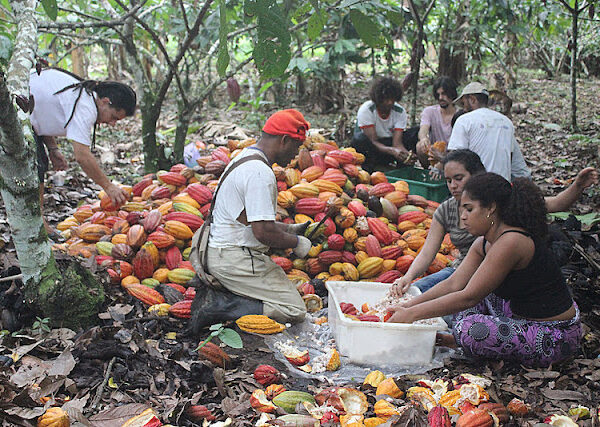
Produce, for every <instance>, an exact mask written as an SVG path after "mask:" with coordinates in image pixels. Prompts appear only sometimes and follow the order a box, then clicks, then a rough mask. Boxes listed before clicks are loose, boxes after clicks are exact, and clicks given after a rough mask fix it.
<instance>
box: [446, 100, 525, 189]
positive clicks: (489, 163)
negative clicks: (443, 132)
mask: <svg viewBox="0 0 600 427" xmlns="http://www.w3.org/2000/svg"><path fill="white" fill-rule="evenodd" d="M460 148H465V149H469V150H471V151H474V152H475V153H477V154H478V155H479V157H480V158H481V163H483V166H484V167H485V169H486V171H488V172H494V173H497V174H498V175H501V176H503V177H504V178H505V179H507V180H509V181H511V180H512V179H513V178H516V177H527V178H530V177H531V173H530V172H529V168H528V167H527V165H526V163H525V160H524V159H523V154H521V149H520V148H519V144H517V140H516V139H515V130H514V127H513V124H512V122H511V121H510V119H509V118H508V117H506V116H504V115H503V114H500V113H498V112H497V111H494V110H490V109H489V108H478V109H476V110H474V111H471V112H469V113H466V114H463V115H462V116H460V117H459V118H458V120H456V123H455V124H454V127H453V128H452V135H451V136H450V141H449V142H448V150H457V149H460Z"/></svg>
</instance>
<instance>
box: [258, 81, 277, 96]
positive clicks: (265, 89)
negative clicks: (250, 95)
mask: <svg viewBox="0 0 600 427" xmlns="http://www.w3.org/2000/svg"><path fill="white" fill-rule="evenodd" d="M271 86H273V82H267V83H265V84H264V85H262V86H261V87H260V89H258V92H257V93H256V94H257V95H262V94H263V93H265V92H266V91H267V90H269V88H270V87H271Z"/></svg>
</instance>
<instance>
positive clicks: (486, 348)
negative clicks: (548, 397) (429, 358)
mask: <svg viewBox="0 0 600 427" xmlns="http://www.w3.org/2000/svg"><path fill="white" fill-rule="evenodd" d="M573 305H574V306H575V316H574V317H573V318H572V319H569V320H556V321H548V322H540V321H534V320H527V319H520V318H513V315H512V311H511V309H510V304H509V302H508V301H505V300H503V299H502V298H500V297H498V296H496V295H495V294H490V295H488V296H487V297H486V298H485V299H483V300H482V301H481V302H480V303H479V304H477V305H476V306H475V307H473V308H470V309H468V310H465V311H462V312H460V313H458V314H457V315H456V317H455V319H454V327H453V333H454V338H455V339H456V343H457V344H458V345H459V346H461V347H462V348H463V350H464V351H465V354H466V355H467V356H475V357H483V358H488V359H502V360H511V361H514V362H518V363H521V364H523V365H525V366H528V367H546V366H548V365H550V364H551V363H555V362H559V361H561V360H564V359H567V358H568V357H570V356H574V355H576V354H577V353H578V352H579V346H580V343H581V334H582V332H581V321H580V317H579V308H578V307H577V304H576V303H575V302H573Z"/></svg>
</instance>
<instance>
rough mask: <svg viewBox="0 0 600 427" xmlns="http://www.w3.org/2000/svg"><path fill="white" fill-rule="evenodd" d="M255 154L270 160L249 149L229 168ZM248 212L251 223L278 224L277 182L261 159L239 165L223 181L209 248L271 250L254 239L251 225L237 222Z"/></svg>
mask: <svg viewBox="0 0 600 427" xmlns="http://www.w3.org/2000/svg"><path fill="white" fill-rule="evenodd" d="M252 154H260V155H261V156H262V157H264V158H265V160H267V157H266V156H265V154H264V153H263V152H262V151H260V150H258V149H255V148H251V147H248V148H245V149H244V150H243V151H242V152H241V153H240V154H239V155H237V156H236V157H235V158H234V159H233V160H232V161H231V163H229V165H228V166H227V168H230V167H231V166H232V165H233V164H235V163H236V162H237V161H239V160H240V159H242V158H244V157H246V156H250V155H252ZM225 170H227V169H225ZM244 209H245V210H246V219H247V221H248V223H252V222H255V221H275V214H276V212H277V181H276V180H275V174H274V173H273V170H272V169H271V168H270V167H269V166H267V165H266V164H265V163H263V162H261V161H260V160H251V161H249V162H246V163H244V164H243V165H241V166H238V167H237V168H236V169H235V170H233V171H232V172H231V173H230V174H229V175H228V176H227V179H225V181H223V185H222V186H221V188H220V189H219V194H218V197H217V201H216V204H215V208H214V210H213V222H212V224H211V226H210V238H209V240H208V246H210V247H211V248H230V247H247V248H251V249H256V250H259V251H265V250H267V249H268V247H267V246H265V245H264V244H262V243H261V242H259V241H258V240H257V239H256V237H254V233H253V232H252V226H251V225H250V224H249V225H244V224H242V223H241V222H239V221H238V220H237V219H238V218H239V216H240V214H241V213H242V211H244Z"/></svg>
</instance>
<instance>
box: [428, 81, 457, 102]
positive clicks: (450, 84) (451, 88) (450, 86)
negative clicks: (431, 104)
mask: <svg viewBox="0 0 600 427" xmlns="http://www.w3.org/2000/svg"><path fill="white" fill-rule="evenodd" d="M457 87H458V84H456V82H455V81H454V79H453V78H452V77H448V76H442V77H439V78H437V79H436V80H435V81H434V82H433V97H434V98H435V99H436V100H437V99H438V93H437V91H438V89H439V88H442V89H444V92H446V95H448V97H450V99H455V98H456V97H457V96H458V93H457V92H456V88H457Z"/></svg>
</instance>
